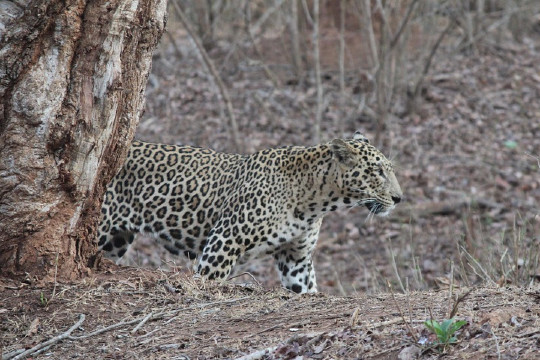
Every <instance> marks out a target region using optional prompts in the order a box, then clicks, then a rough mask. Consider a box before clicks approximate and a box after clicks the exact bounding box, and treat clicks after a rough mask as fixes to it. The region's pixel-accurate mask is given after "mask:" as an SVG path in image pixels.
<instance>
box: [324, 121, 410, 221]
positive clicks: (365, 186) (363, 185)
mask: <svg viewBox="0 0 540 360" xmlns="http://www.w3.org/2000/svg"><path fill="white" fill-rule="evenodd" d="M329 146H330V150H331V152H332V158H333V160H334V161H336V162H337V165H338V166H337V167H336V168H337V172H338V173H337V174H336V185H337V187H338V188H339V190H340V192H341V193H342V194H343V196H344V198H346V199H348V200H346V201H347V202H350V204H351V205H352V206H354V205H365V206H366V207H367V208H368V209H369V211H370V212H371V213H373V214H376V215H381V216H385V215H388V213H389V212H390V211H391V210H393V209H394V208H395V206H396V204H397V203H399V202H400V201H401V198H402V196H403V192H402V191H401V187H400V186H399V183H398V181H397V179H396V175H395V174H394V168H393V166H392V163H391V162H390V161H389V160H388V159H387V158H386V157H385V156H384V155H383V154H382V153H381V152H380V151H379V150H378V149H377V148H375V147H374V146H373V145H371V144H370V143H369V141H368V140H367V139H366V137H364V136H363V135H362V134H361V133H360V132H358V131H357V132H356V133H355V134H354V136H353V138H352V139H345V140H342V139H334V140H332V141H331V142H330V144H329Z"/></svg>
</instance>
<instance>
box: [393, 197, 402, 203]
mask: <svg viewBox="0 0 540 360" xmlns="http://www.w3.org/2000/svg"><path fill="white" fill-rule="evenodd" d="M392 200H393V201H394V204H398V203H399V202H400V201H401V197H399V196H392Z"/></svg>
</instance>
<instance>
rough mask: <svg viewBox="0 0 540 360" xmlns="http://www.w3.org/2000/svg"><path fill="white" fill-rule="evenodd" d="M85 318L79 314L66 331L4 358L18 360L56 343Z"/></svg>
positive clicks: (66, 336) (68, 334) (69, 333)
mask: <svg viewBox="0 0 540 360" xmlns="http://www.w3.org/2000/svg"><path fill="white" fill-rule="evenodd" d="M85 318H86V316H85V315H84V314H81V315H80V317H79V321H77V322H76V323H75V325H73V326H72V327H70V328H69V329H68V330H67V331H66V332H64V333H62V334H60V335H58V336H55V337H53V338H52V339H50V340H47V341H44V342H42V343H39V344H37V345H36V346H34V347H33V348H31V349H28V350H26V351H25V352H22V353H20V354H19V355H17V356H15V357H13V358H7V357H6V358H5V360H8V359H13V360H18V359H23V358H26V357H27V356H28V355H31V354H34V353H35V352H37V351H39V350H41V349H43V348H44V347H47V346H50V345H53V344H56V343H57V342H59V341H61V340H64V339H66V338H68V337H69V336H70V335H71V333H72V332H73V331H74V330H75V329H77V328H79V326H81V324H82V323H83V321H84V319H85ZM2 359H4V357H3V356H2Z"/></svg>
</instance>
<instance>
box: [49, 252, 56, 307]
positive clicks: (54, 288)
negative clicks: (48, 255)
mask: <svg viewBox="0 0 540 360" xmlns="http://www.w3.org/2000/svg"><path fill="white" fill-rule="evenodd" d="M56 275H58V251H56V259H55V260H54V286H53V291H52V296H51V301H52V299H54V296H55V295H56V285H57V282H56Z"/></svg>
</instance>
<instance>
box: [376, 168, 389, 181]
mask: <svg viewBox="0 0 540 360" xmlns="http://www.w3.org/2000/svg"><path fill="white" fill-rule="evenodd" d="M378 165H379V169H378V170H379V176H380V177H382V178H383V179H385V180H387V177H386V173H385V172H384V168H383V166H382V165H381V164H378Z"/></svg>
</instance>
